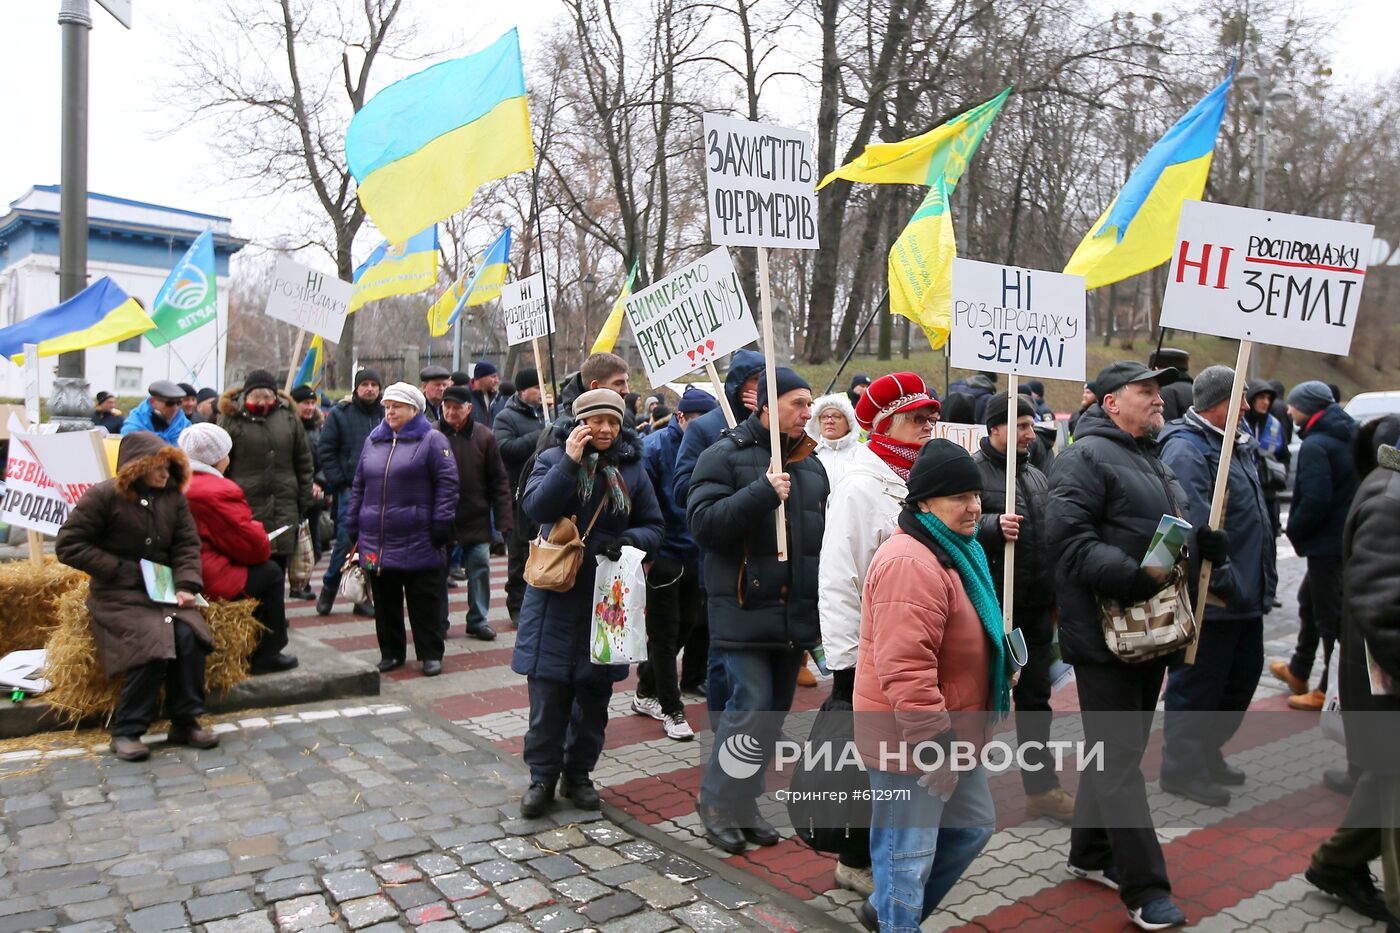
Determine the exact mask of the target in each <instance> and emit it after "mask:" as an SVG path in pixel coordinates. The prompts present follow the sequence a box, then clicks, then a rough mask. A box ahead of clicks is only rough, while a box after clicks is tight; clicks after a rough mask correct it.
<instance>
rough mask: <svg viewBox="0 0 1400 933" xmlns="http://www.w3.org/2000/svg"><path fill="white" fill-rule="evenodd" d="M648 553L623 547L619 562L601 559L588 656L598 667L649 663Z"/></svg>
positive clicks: (597, 575)
mask: <svg viewBox="0 0 1400 933" xmlns="http://www.w3.org/2000/svg"><path fill="white" fill-rule="evenodd" d="M645 558H646V552H645V551H643V550H641V549H639V548H634V547H632V546H631V545H630V544H628V545H623V547H622V557H621V558H620V559H618V560H608V559H607V558H606V557H599V558H598V572H597V574H595V575H594V577H593V625H592V628H591V629H590V631H589V638H588V644H589V650H588V656H589V658H590V659H592V661H593V663H594V664H635V663H637V662H638V661H645V660H646V659H647V576H646V571H645V570H643V569H642V561H643V560H644V559H645Z"/></svg>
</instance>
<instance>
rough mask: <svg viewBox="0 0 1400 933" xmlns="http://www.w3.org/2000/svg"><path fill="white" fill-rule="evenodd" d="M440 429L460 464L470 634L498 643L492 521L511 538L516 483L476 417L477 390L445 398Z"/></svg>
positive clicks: (457, 532)
mask: <svg viewBox="0 0 1400 933" xmlns="http://www.w3.org/2000/svg"><path fill="white" fill-rule="evenodd" d="M435 427H436V428H437V429H438V430H439V431H441V432H442V433H443V434H444V435H445V436H446V437H447V442H448V443H449V444H450V445H452V457H453V459H455V460H456V461H457V478H458V480H459V483H458V486H457V517H456V523H455V524H454V525H453V538H454V541H455V542H456V544H457V545H458V546H459V547H461V549H462V554H463V557H464V558H465V560H466V566H467V634H468V635H470V636H472V637H473V638H479V639H481V640H482V641H495V640H496V630H495V629H493V628H492V627H491V626H490V625H488V624H487V622H486V609H487V606H488V604H489V603H490V600H491V554H490V548H491V528H492V524H491V519H492V517H493V516H494V517H495V527H496V528H497V529H498V530H499V531H500V532H501V533H502V534H505V535H509V534H510V529H511V514H510V513H511V508H510V482H509V481H508V480H507V479H506V467H505V464H504V463H502V462H501V452H500V450H499V449H498V448H497V447H496V436H495V435H494V434H493V433H491V430H490V429H489V428H487V427H486V426H485V425H483V424H477V423H476V419H475V417H474V416H473V413H472V390H471V389H468V388H467V387H466V386H453V387H452V388H450V389H448V390H447V391H446V392H444V393H443V395H442V420H441V421H439V422H438V423H437V424H436V425H435ZM441 598H442V627H443V630H444V631H446V629H447V627H448V619H447V568H446V567H443V569H442V588H441Z"/></svg>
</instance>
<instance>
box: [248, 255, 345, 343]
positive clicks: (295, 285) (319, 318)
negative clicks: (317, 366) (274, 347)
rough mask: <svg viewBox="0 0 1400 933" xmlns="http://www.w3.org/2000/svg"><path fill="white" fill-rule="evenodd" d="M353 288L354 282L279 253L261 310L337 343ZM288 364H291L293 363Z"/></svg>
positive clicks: (271, 316) (269, 315)
mask: <svg viewBox="0 0 1400 933" xmlns="http://www.w3.org/2000/svg"><path fill="white" fill-rule="evenodd" d="M354 290H355V286H354V285H351V284H350V283H349V282H342V281H341V280H340V279H338V278H336V277H335V276H334V275H327V274H326V273H324V272H317V271H316V270H315V269H312V268H311V267H310V266H303V265H302V264H301V263H299V262H294V261H292V260H291V259H288V258H287V257H286V256H282V257H280V258H279V259H278V260H277V266H276V268H275V269H273V272H272V290H271V291H270V292H269V293H268V295H267V308H266V311H265V313H266V314H267V316H268V317H270V318H275V319H277V320H279V321H285V322H287V323H288V324H292V325H294V326H296V327H300V328H302V329H303V330H306V331H309V332H311V333H313V334H319V335H320V336H321V338H322V339H323V340H329V341H330V342H331V343H339V342H340V331H341V329H342V328H343V327H344V326H345V312H346V309H347V308H349V307H350V295H351V294H352V293H353V292H354ZM292 365H293V367H295V366H296V363H295V362H294V363H293V364H292Z"/></svg>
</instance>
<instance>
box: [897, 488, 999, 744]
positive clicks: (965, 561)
mask: <svg viewBox="0 0 1400 933" xmlns="http://www.w3.org/2000/svg"><path fill="white" fill-rule="evenodd" d="M918 518H919V523H920V524H921V525H923V526H924V528H926V529H928V533H929V534H931V535H933V540H935V541H937V542H938V544H939V546H940V547H942V548H943V550H944V551H945V552H946V553H947V554H948V557H949V558H950V559H951V560H952V561H953V567H954V568H955V569H956V570H957V571H958V576H960V577H962V581H963V589H965V590H966V591H967V595H968V598H970V599H971V600H972V607H973V608H974V609H976V610H977V617H978V618H979V619H981V620H982V628H983V630H984V631H985V632H986V633H987V637H988V638H989V639H991V642H992V649H993V650H992V664H991V671H990V674H991V679H992V709H991V712H992V713H994V714H995V715H994V716H993V717H992V718H993V720H994V721H995V720H998V719H1002V718H1003V717H1005V716H1006V714H1007V713H1009V712H1010V711H1011V663H1010V659H1009V658H1008V656H1007V650H1006V640H1005V638H1003V632H1002V622H1001V601H1000V600H999V599H998V598H997V588H996V584H995V583H994V582H993V581H992V571H991V568H989V567H988V566H987V554H986V552H985V551H983V550H982V545H981V543H980V542H979V541H978V540H977V536H976V535H960V534H958V533H957V532H955V531H953V530H952V529H951V528H949V527H948V526H947V525H945V524H943V520H942V519H940V518H939V517H938V516H937V515H934V514H932V513H931V512H920V513H918Z"/></svg>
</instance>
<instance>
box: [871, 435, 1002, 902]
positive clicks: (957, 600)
mask: <svg viewBox="0 0 1400 933" xmlns="http://www.w3.org/2000/svg"><path fill="white" fill-rule="evenodd" d="M908 486H909V495H908V498H907V499H906V500H905V503H904V509H903V510H902V511H901V513H900V515H899V530H898V531H896V532H895V533H894V535H893V536H891V537H890V538H889V539H888V540H887V541H885V543H884V544H882V545H881V546H880V549H879V550H878V551H876V552H875V558H874V560H872V561H871V563H870V569H869V571H868V573H867V575H866V580H865V591H864V597H863V599H862V606H861V619H860V649H859V651H858V652H857V654H856V657H857V661H856V686H855V703H854V705H855V710H856V712H857V713H858V714H859V715H858V716H857V721H856V737H857V741H858V743H859V746H860V749H861V753H862V756H863V757H864V758H865V760H866V763H867V766H868V770H869V776H870V787H871V790H872V814H871V826H870V858H871V868H872V869H873V872H874V875H875V894H874V895H873V897H872V898H871V899H870V900H868V901H866V902H864V903H863V904H862V905H861V908H860V920H861V923H862V924H863V925H864V926H865V927H866V928H867V929H871V930H874V929H882V930H895V929H909V930H913V929H917V928H918V927H919V924H920V923H922V922H923V921H924V919H925V918H927V917H928V916H929V914H931V913H933V911H934V909H935V908H936V907H937V906H938V903H939V901H941V900H942V899H943V897H944V895H946V894H947V893H948V890H949V889H950V888H952V886H953V884H954V883H955V882H956V881H957V880H958V878H959V877H961V876H962V873H963V872H964V871H965V870H966V869H967V866H968V865H970V864H971V863H972V860H973V859H974V858H976V857H977V853H978V852H981V851H982V847H983V846H985V845H986V844H987V840H988V839H990V838H991V835H992V830H993V828H994V826H995V824H996V812H995V810H994V808H993V805H992V794H991V790H990V789H989V788H988V786H987V773H986V770H985V769H984V768H982V767H981V766H980V765H976V766H974V767H972V768H971V769H962V770H959V769H958V768H957V767H956V766H954V767H950V766H949V764H948V761H950V760H951V759H952V757H953V756H952V755H950V754H949V753H950V752H951V751H953V750H954V746H953V743H954V742H958V743H960V744H961V743H966V742H970V743H972V746H973V747H974V749H976V750H978V751H980V747H981V745H982V744H983V743H984V741H985V736H986V727H987V725H988V722H989V720H995V719H997V718H1000V717H1003V716H1005V715H1006V713H1007V711H1008V710H1009V708H1010V704H1011V697H1010V690H1011V681H1012V671H1013V669H1014V665H1013V663H1012V662H1011V660H1010V658H1009V657H1008V652H1007V650H1006V646H1005V642H1004V641H1003V638H1002V621H1001V605H1000V602H999V601H998V598H997V589H996V585H995V583H994V581H993V580H992V576H991V572H990V571H989V570H988V569H987V557H986V554H984V553H983V551H982V546H981V545H980V544H979V543H978V542H977V537H976V534H977V520H978V519H979V518H980V517H981V514H982V500H981V492H982V475H981V473H980V471H979V470H978V469H977V465H976V464H975V463H973V461H972V457H971V456H970V455H969V454H968V453H967V451H965V450H963V449H962V448H961V447H959V446H958V445H957V444H954V443H952V442H951V441H946V440H935V441H931V442H930V443H929V444H928V445H927V446H925V447H924V449H923V451H922V452H921V453H920V454H919V457H918V459H917V460H916V461H915V462H914V467H913V469H912V470H911V472H910V474H909V483H908ZM974 760H975V759H974ZM877 918H878V919H877Z"/></svg>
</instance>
